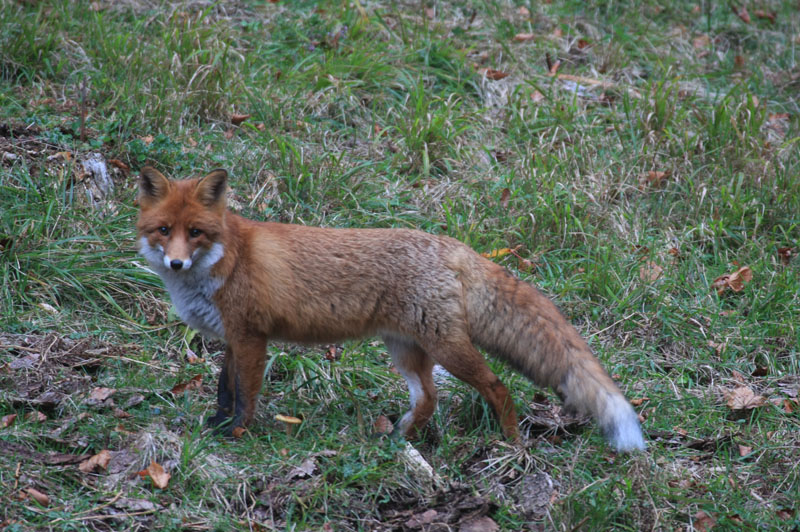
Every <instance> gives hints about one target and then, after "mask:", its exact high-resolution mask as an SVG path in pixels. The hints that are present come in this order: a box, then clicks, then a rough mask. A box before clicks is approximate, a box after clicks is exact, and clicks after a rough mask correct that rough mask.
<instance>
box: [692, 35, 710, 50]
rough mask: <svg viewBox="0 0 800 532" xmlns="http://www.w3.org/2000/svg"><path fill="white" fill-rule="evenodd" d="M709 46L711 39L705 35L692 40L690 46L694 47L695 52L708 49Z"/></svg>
mask: <svg viewBox="0 0 800 532" xmlns="http://www.w3.org/2000/svg"><path fill="white" fill-rule="evenodd" d="M709 45H711V38H710V37H709V36H708V35H706V34H705V33H704V34H702V35H698V36H697V37H695V38H694V39H692V46H694V48H695V49H696V50H702V49H705V48H708V47H709Z"/></svg>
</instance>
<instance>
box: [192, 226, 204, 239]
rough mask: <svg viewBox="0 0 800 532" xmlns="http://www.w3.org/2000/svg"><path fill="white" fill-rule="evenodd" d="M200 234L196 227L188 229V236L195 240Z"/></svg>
mask: <svg viewBox="0 0 800 532" xmlns="http://www.w3.org/2000/svg"><path fill="white" fill-rule="evenodd" d="M202 234H203V231H201V230H200V229H197V228H196V227H193V228H191V229H189V236H190V237H192V238H197V237H198V236H200V235H202Z"/></svg>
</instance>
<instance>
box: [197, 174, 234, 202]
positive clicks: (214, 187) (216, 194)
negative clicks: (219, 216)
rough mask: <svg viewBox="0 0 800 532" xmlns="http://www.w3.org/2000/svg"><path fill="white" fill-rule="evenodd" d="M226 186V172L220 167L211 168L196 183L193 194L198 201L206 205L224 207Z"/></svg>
mask: <svg viewBox="0 0 800 532" xmlns="http://www.w3.org/2000/svg"><path fill="white" fill-rule="evenodd" d="M227 187H228V172H226V171H225V170H222V169H219V168H218V169H216V170H212V171H211V173H210V174H208V175H207V176H205V177H204V178H203V179H201V180H200V182H199V183H197V189H196V190H195V194H196V195H197V199H199V200H200V203H202V204H203V205H205V206H206V207H221V208H223V209H224V208H225V190H226V189H227Z"/></svg>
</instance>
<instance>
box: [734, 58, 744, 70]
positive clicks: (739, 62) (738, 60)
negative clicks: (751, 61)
mask: <svg viewBox="0 0 800 532" xmlns="http://www.w3.org/2000/svg"><path fill="white" fill-rule="evenodd" d="M744 64H745V61H744V56H742V55H736V56H734V58H733V66H735V67H736V68H740V69H741V68H744Z"/></svg>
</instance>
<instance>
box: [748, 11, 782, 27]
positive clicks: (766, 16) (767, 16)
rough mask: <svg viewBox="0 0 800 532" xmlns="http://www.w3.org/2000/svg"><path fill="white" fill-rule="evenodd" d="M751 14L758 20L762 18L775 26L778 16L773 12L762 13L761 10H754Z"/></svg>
mask: <svg viewBox="0 0 800 532" xmlns="http://www.w3.org/2000/svg"><path fill="white" fill-rule="evenodd" d="M753 14H754V15H755V16H756V17H758V18H764V19H767V20H769V21H770V22H772V23H773V24H775V20H777V18H778V14H777V13H776V12H775V11H764V10H763V9H756V10H755V11H753Z"/></svg>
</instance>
